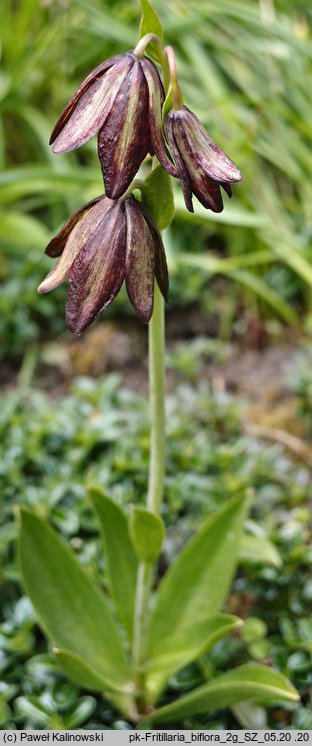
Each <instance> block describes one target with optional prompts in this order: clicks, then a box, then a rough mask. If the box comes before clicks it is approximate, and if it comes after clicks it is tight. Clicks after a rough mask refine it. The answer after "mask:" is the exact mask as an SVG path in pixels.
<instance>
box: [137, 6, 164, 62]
mask: <svg viewBox="0 0 312 746" xmlns="http://www.w3.org/2000/svg"><path fill="white" fill-rule="evenodd" d="M140 2H141V11H142V18H141V24H140V35H141V37H142V36H145V34H156V36H158V38H159V39H160V41H161V42H162V44H164V43H165V40H164V32H163V30H162V25H161V23H160V20H159V18H158V15H157V13H156V11H155V10H154V8H153V7H152V5H151V3H150V1H149V0H140ZM146 51H147V54H148V55H149V57H152V59H153V60H155V62H160V63H161V61H162V60H161V55H160V49H159V47H158V44H157V43H155V42H150V44H149V45H148V47H147V50H146Z"/></svg>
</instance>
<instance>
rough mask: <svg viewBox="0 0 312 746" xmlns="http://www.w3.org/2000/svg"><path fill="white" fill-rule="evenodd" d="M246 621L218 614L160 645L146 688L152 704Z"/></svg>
mask: <svg viewBox="0 0 312 746" xmlns="http://www.w3.org/2000/svg"><path fill="white" fill-rule="evenodd" d="M242 623H243V622H242V620H241V619H239V618H238V617H236V616H232V615H230V614H215V615H214V616H210V617H208V618H206V619H194V621H190V622H189V624H187V625H185V627H182V628H179V629H178V630H177V632H176V633H173V634H172V636H171V637H167V638H166V639H165V640H164V641H163V640H159V641H158V647H157V646H155V648H154V652H153V658H150V659H149V661H148V673H147V677H146V686H147V689H148V692H149V698H150V702H155V700H156V699H157V698H158V697H159V694H160V692H161V690H162V689H163V688H164V686H165V684H166V681H167V680H168V679H169V678H170V677H171V676H172V675H173V674H174V673H175V672H176V671H178V670H179V669H180V668H182V667H183V666H186V665H187V664H188V663H190V662H191V661H194V660H196V659H197V658H199V657H200V656H201V655H203V654H204V653H207V651H208V650H210V648H211V647H212V646H213V645H214V644H215V643H216V642H217V641H218V640H221V639H222V638H223V637H225V636H226V635H227V634H229V633H230V632H231V631H232V630H234V629H237V628H238V627H240V626H241V625H242Z"/></svg>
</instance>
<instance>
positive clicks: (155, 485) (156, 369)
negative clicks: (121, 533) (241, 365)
mask: <svg viewBox="0 0 312 746" xmlns="http://www.w3.org/2000/svg"><path fill="white" fill-rule="evenodd" d="M164 360H165V323H164V300H163V297H162V295H161V292H160V290H159V288H158V285H157V282H155V288H154V311H153V316H152V318H151V321H150V324H149V381H150V413H151V446H150V466H149V482H148V495H147V509H148V510H150V511H151V512H152V513H157V514H159V513H160V508H161V501H162V497H163V490H164V474H165V364H164ZM152 578H153V566H152V565H150V564H149V563H144V562H140V564H139V568H138V575H137V587H136V600H135V619H134V642H133V658H134V665H135V683H136V689H137V708H138V712H139V713H141V714H142V713H144V712H145V710H146V707H147V702H146V696H145V691H144V690H145V675H144V663H145V661H146V657H147V642H148V617H149V601H150V591H151V585H152Z"/></svg>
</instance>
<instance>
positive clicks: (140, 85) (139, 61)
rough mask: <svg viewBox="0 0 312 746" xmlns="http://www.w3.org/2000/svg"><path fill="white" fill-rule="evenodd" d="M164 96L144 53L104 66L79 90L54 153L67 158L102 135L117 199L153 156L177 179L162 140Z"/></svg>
mask: <svg viewBox="0 0 312 746" xmlns="http://www.w3.org/2000/svg"><path fill="white" fill-rule="evenodd" d="M163 102H164V90H163V86H162V82H161V80H160V77H159V74H158V72H157V68H156V66H155V65H154V63H153V62H152V61H151V60H150V59H148V58H147V57H143V56H142V54H141V53H140V54H139V55H138V56H137V55H136V53H135V50H134V51H133V52H127V53H126V54H119V55H116V56H114V57H110V59H108V60H106V62H103V63H102V64H101V65H99V66H98V67H97V68H95V70H93V71H92V72H91V73H90V75H88V76H87V78H86V79H85V80H84V81H83V83H82V84H81V85H80V86H79V88H78V89H77V91H76V93H75V94H74V95H73V97H72V98H71V99H70V101H69V103H68V104H67V106H66V108H65V110H64V111H63V114H61V116H60V118H59V119H58V121H57V123H56V125H55V127H54V130H53V132H52V135H51V138H50V144H52V150H53V152H54V153H67V152H69V151H70V150H75V148H79V147H80V146H81V145H84V143H86V142H87V141H88V140H90V138H91V137H92V136H93V135H95V134H97V133H98V154H99V159H100V162H101V167H102V172H103V178H104V184H105V193H106V195H107V197H109V198H111V199H117V198H118V197H121V196H122V194H124V192H125V191H126V190H127V189H128V187H129V185H130V183H131V181H132V180H133V178H134V176H135V174H136V173H137V171H138V169H139V167H140V165H141V163H142V161H143V160H144V158H145V157H146V155H147V153H151V154H152V155H153V154H156V155H157V158H158V160H159V161H160V163H161V164H162V165H163V166H164V168H166V169H167V171H169V173H171V174H172V176H176V175H177V172H176V169H175V166H174V164H173V163H172V161H171V159H170V157H169V155H168V152H167V150H166V145H165V141H164V137H163V134H162V121H161V110H162V105H163Z"/></svg>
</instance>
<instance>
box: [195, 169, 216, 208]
mask: <svg viewBox="0 0 312 746" xmlns="http://www.w3.org/2000/svg"><path fill="white" fill-rule="evenodd" d="M191 181H192V189H193V192H194V194H195V197H197V199H198V200H199V202H201V204H202V205H203V206H204V207H206V208H207V209H208V210H212V212H222V210H223V201H222V194H221V189H220V185H219V184H218V182H217V181H213V179H210V177H209V176H207V174H206V173H205V172H204V171H203V169H202V168H198V169H197V171H196V172H195V173H194V172H192V179H191Z"/></svg>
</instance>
